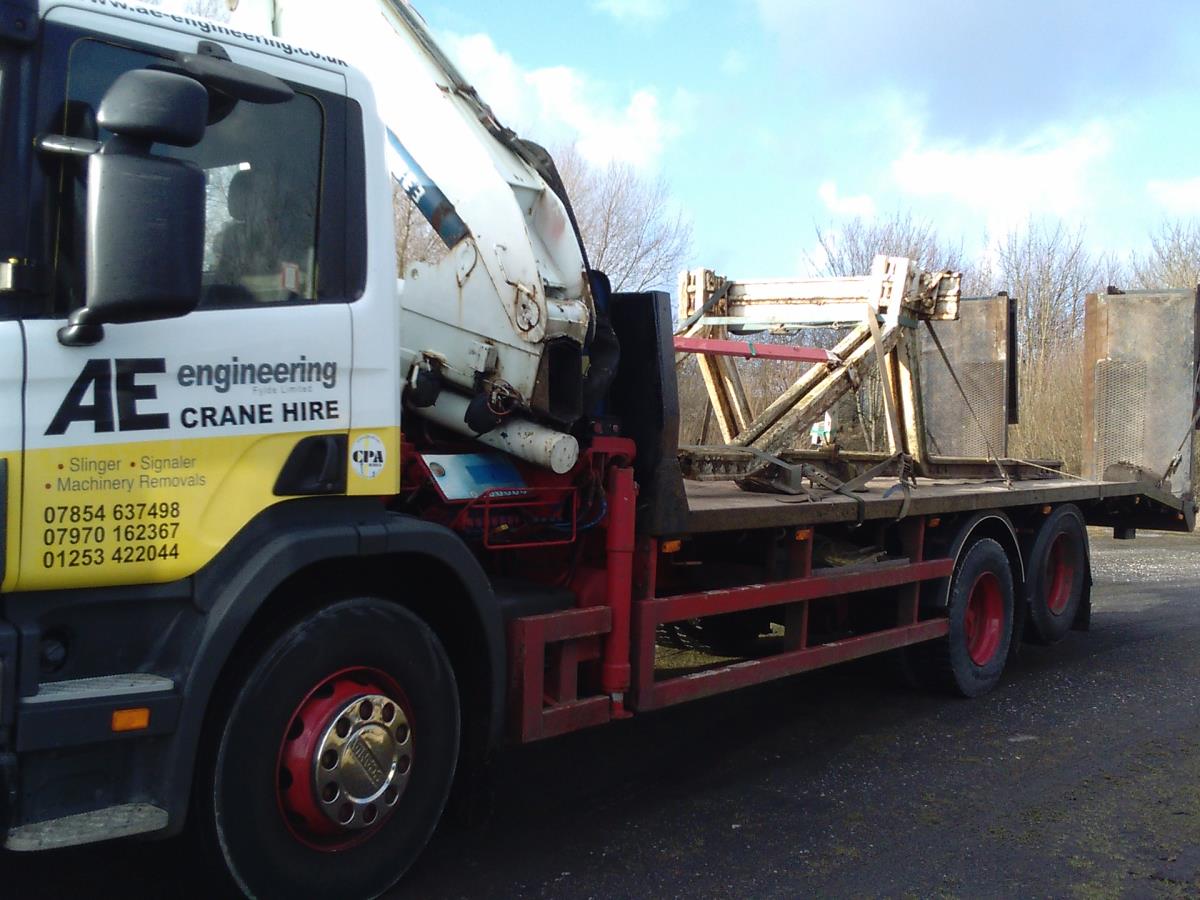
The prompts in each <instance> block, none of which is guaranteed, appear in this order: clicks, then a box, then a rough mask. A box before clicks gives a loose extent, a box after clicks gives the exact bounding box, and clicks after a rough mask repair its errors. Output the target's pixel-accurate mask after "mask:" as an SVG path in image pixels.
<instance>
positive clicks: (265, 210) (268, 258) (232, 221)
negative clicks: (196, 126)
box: [54, 37, 325, 314]
mask: <svg viewBox="0 0 1200 900" xmlns="http://www.w3.org/2000/svg"><path fill="white" fill-rule="evenodd" d="M164 64H166V65H169V63H166V62H165V61H164V60H163V59H161V58H159V57H156V56H154V55H152V54H149V53H145V52H141V51H138V50H134V49H130V48H128V47H122V46H118V45H116V44H112V43H109V42H107V41H104V40H99V39H96V38H90V37H89V38H82V39H80V40H77V41H75V42H74V44H73V45H72V46H71V49H70V55H69V64H68V74H67V80H66V96H65V98H64V100H63V104H62V107H61V110H60V111H59V113H58V114H56V119H57V120H58V121H57V122H56V130H61V133H63V134H68V135H71V136H73V137H83V138H90V139H93V140H99V141H104V140H106V139H107V138H108V137H110V135H109V134H108V133H107V132H105V131H104V130H103V129H101V128H99V127H98V126H97V124H96V110H97V108H98V107H99V105H100V101H101V99H102V98H103V96H104V93H105V91H107V90H108V88H109V86H111V84H112V83H113V81H114V80H115V79H116V78H117V76H119V75H120V74H122V73H123V72H126V71H128V70H130V69H135V68H144V67H147V66H150V67H153V66H156V65H164ZM324 118H325V117H324V110H323V108H322V105H321V103H320V102H318V100H317V99H316V98H315V97H313V96H310V95H308V94H305V93H301V92H300V91H297V92H296V94H295V96H293V97H292V99H291V100H289V101H287V102H286V103H278V104H256V103H250V102H248V101H234V100H232V99H230V98H227V97H225V96H224V95H221V94H219V93H215V92H210V104H209V125H208V129H207V130H206V132H205V136H204V139H203V140H202V141H201V142H200V143H199V144H198V145H196V146H195V147H188V148H180V147H166V146H162V145H156V146H155V148H154V152H155V153H157V154H160V155H163V156H171V157H175V158H179V159H186V160H190V161H191V162H193V163H195V164H196V165H198V166H200V167H201V168H202V169H203V170H204V172H205V177H206V183H207V202H206V216H205V247H204V277H203V293H202V296H201V302H200V306H201V308H204V307H246V306H257V305H261V304H280V303H304V302H313V301H316V300H317V299H318V296H319V295H318V284H317V273H318V265H317V262H318V246H317V235H318V227H319V224H320V223H319V220H320V214H321V190H320V189H321V174H322V172H321V169H322V137H323V131H324V127H325V123H324ZM86 178H87V165H86V160H81V159H66V160H63V162H62V172H61V176H60V179H59V190H58V203H57V222H56V229H55V230H56V234H55V240H54V245H55V259H54V271H55V278H54V283H55V293H56V297H55V306H56V308H57V310H58V311H59V313H60V314H63V313H65V312H68V311H70V310H72V309H75V308H77V307H79V306H81V305H82V304H83V299H84V284H83V279H84V265H83V262H84V235H85V229H86V218H85V215H86V202H85V201H86V194H87V184H86Z"/></svg>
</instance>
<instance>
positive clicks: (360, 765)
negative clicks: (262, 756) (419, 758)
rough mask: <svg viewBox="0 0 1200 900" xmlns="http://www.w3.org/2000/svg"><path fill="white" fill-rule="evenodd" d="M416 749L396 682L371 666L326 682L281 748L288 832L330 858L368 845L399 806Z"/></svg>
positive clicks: (279, 769)
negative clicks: (365, 843) (341, 851)
mask: <svg viewBox="0 0 1200 900" xmlns="http://www.w3.org/2000/svg"><path fill="white" fill-rule="evenodd" d="M413 749H414V744H413V727H412V711H411V707H410V706H409V703H408V698H407V697H406V696H405V695H404V691H403V690H402V689H401V688H400V686H399V684H397V683H396V681H395V680H394V679H393V678H391V677H390V676H388V675H387V674H386V673H384V672H382V671H380V670H379V669H375V668H369V667H360V668H352V669H343V670H341V671H339V672H335V673H333V674H332V675H329V676H328V677H326V678H323V679H322V680H321V681H319V682H318V683H317V684H316V685H315V686H314V687H313V689H312V690H310V691H309V692H308V693H307V694H306V695H305V696H304V699H303V700H301V701H300V703H299V704H298V705H297V706H296V709H295V710H294V711H293V712H292V715H291V717H290V718H289V719H288V722H287V725H286V726H285V727H284V732H283V735H282V736H281V740H280V744H279V755H278V760H277V765H276V783H275V794H276V799H277V801H278V806H279V812H280V815H281V816H282V817H283V821H284V823H285V824H286V825H287V828H288V831H290V832H291V834H292V836H293V837H294V838H295V839H296V840H297V841H299V842H300V843H302V844H304V845H305V846H307V847H310V848H312V849H314V850H320V851H323V852H330V853H332V852H337V851H339V850H346V849H348V848H350V847H354V846H357V845H358V844H361V843H363V842H364V841H366V840H368V839H369V838H370V837H371V836H372V835H373V834H375V832H377V831H378V830H379V829H380V828H381V827H382V826H383V824H384V823H385V822H386V821H388V820H389V819H390V818H391V816H392V815H393V814H394V813H395V812H396V809H397V808H398V807H399V805H400V798H401V796H402V795H403V793H404V790H405V788H406V787H407V785H408V781H409V778H410V776H411V773H412V767H413V755H414V754H413Z"/></svg>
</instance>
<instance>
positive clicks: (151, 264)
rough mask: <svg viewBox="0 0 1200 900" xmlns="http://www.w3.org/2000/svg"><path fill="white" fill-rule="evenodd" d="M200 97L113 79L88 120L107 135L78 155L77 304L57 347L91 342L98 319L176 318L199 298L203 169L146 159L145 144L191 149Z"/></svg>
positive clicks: (193, 90) (190, 90) (199, 92)
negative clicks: (80, 248) (80, 258)
mask: <svg viewBox="0 0 1200 900" xmlns="http://www.w3.org/2000/svg"><path fill="white" fill-rule="evenodd" d="M207 119H208V93H207V91H206V90H205V89H204V86H203V85H201V84H200V82H198V81H196V80H195V79H193V78H189V77H187V76H185V75H178V74H175V73H173V72H161V71H155V70H151V69H138V70H134V71H131V72H126V73H125V74H123V75H121V76H120V77H119V78H118V79H117V80H116V81H115V82H113V85H112V87H111V88H109V90H108V93H106V94H105V95H104V99H103V100H102V101H101V103H100V108H99V110H98V112H97V114H96V121H97V123H98V124H99V125H100V126H101V127H102V128H105V129H107V130H109V131H111V132H112V133H113V135H114V136H113V137H111V138H109V139H108V140H107V141H106V142H105V143H104V145H103V146H102V147H101V148H100V150H99V152H97V153H95V154H94V155H92V156H91V157H89V159H88V193H87V294H86V304H85V306H84V307H83V308H82V309H78V310H76V311H75V312H74V313H72V315H71V317H70V319H69V320H68V322H67V324H66V325H65V326H64V327H63V328H61V329H60V330H59V333H58V339H59V342H60V343H63V344H66V345H68V346H87V345H91V344H95V343H96V342H98V341H99V340H100V339H101V338H102V337H103V336H104V328H103V326H104V325H105V324H106V323H110V322H111V323H121V322H143V321H149V320H151V319H167V318H173V317H175V316H183V315H186V314H187V313H189V312H191V311H192V310H193V309H195V308H196V304H197V303H198V302H199V300H200V286H201V273H202V269H203V265H204V209H205V179H204V172H203V171H202V170H201V169H200V168H199V167H198V166H196V165H194V164H193V163H190V162H186V161H184V160H178V159H170V158H168V157H163V156H154V155H152V154H151V153H150V148H151V145H152V144H155V143H160V144H170V145H172V146H176V147H191V146H194V145H195V144H197V143H199V142H200V139H201V138H203V137H204V129H205V123H206V121H207Z"/></svg>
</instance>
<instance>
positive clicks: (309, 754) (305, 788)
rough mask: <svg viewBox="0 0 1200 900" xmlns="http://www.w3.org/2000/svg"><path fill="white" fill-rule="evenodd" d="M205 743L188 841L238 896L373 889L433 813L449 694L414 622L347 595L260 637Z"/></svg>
mask: <svg viewBox="0 0 1200 900" xmlns="http://www.w3.org/2000/svg"><path fill="white" fill-rule="evenodd" d="M209 737H210V740H209V747H210V752H209V761H208V765H207V767H205V768H203V769H201V770H200V771H199V774H198V783H197V792H196V802H197V808H196V814H197V815H198V817H199V820H200V825H201V829H202V833H201V839H202V841H203V842H204V843H205V845H206V847H207V849H208V851H209V853H210V854H211V855H213V856H216V857H217V861H218V862H219V863H221V864H223V866H224V868H226V869H227V871H228V873H229V875H230V876H231V878H232V880H233V882H234V883H235V884H236V886H237V887H238V888H239V889H241V891H242V892H244V893H245V894H247V895H248V896H252V897H289V898H291V897H338V898H343V897H344V898H359V897H375V896H378V895H379V894H380V893H382V892H383V891H385V890H386V889H387V888H388V887H390V886H391V885H392V884H394V883H395V882H396V881H397V880H398V879H399V878H400V876H401V875H403V874H404V872H405V871H406V870H407V869H408V867H409V866H410V865H411V864H412V862H413V861H414V860H415V859H416V857H417V854H418V853H420V851H421V849H422V848H423V847H424V846H425V843H426V842H427V841H428V839H429V836H430V834H431V833H432V832H433V828H434V826H435V825H436V824H437V821H438V819H439V818H440V816H441V813H442V809H443V807H444V806H445V803H446V797H447V795H448V794H449V791H450V785H451V782H452V780H453V777H454V769H455V764H456V760H457V758H458V748H459V708H458V691H457V687H456V685H455V681H454V674H453V671H452V670H451V667H450V663H449V660H448V659H447V658H446V653H445V651H444V650H443V648H442V646H441V643H440V642H439V641H438V639H437V637H436V636H435V635H434V634H433V632H432V631H431V630H430V629H429V627H428V626H427V625H425V623H423V622H422V621H421V620H420V619H418V618H417V617H416V616H414V615H413V614H412V613H410V612H409V611H408V610H406V609H404V608H402V607H399V606H397V605H395V604H393V603H389V602H387V601H385V600H381V599H375V598H357V599H352V600H346V601H341V602H338V603H336V604H333V605H331V606H329V607H326V608H324V609H322V610H320V611H318V612H316V613H313V614H312V615H310V616H308V617H307V618H305V619H304V620H303V621H301V622H300V623H298V624H297V625H295V626H293V627H292V628H290V629H289V630H288V631H287V632H286V633H285V634H283V635H282V636H281V637H280V638H279V639H277V640H276V641H275V642H274V643H273V644H271V645H270V646H269V647H268V649H267V650H266V652H265V653H263V654H262V656H261V657H260V658H259V659H258V660H257V662H256V663H255V664H254V665H253V666H251V668H250V670H249V671H248V673H247V674H246V675H245V677H244V679H243V680H242V681H241V684H240V686H238V687H237V688H236V690H235V691H233V692H232V696H231V700H230V701H229V703H228V706H227V708H226V714H225V716H224V718H223V720H221V721H218V722H216V723H214V725H213V727H212V728H211V729H210V735H209Z"/></svg>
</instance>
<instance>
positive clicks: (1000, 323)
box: [921, 295, 1009, 457]
mask: <svg viewBox="0 0 1200 900" xmlns="http://www.w3.org/2000/svg"><path fill="white" fill-rule="evenodd" d="M1008 309H1009V299H1008V297H1005V296H1003V295H1001V296H996V297H985V298H982V299H971V300H964V301H963V302H962V304H961V305H960V307H959V319H958V320H957V321H951V322H936V323H934V324H933V328H934V329H935V331H936V332H937V336H938V339H939V340H940V341H941V344H942V347H943V349H944V350H945V351H946V357H947V358H948V359H949V360H950V366H951V367H952V368H953V373H954V375H957V376H958V383H957V384H956V383H955V379H954V377H953V375H952V374H951V370H950V369H949V368H947V367H946V362H945V360H943V359H942V354H941V353H940V352H938V349H937V346H936V344H935V343H934V341H933V339H932V338H931V337H930V336H929V334H928V332H927V331H925V330H924V329H922V331H921V399H922V404H923V406H924V411H925V436H926V440H927V441H928V443H929V450H930V452H931V453H932V454H933V455H935V456H973V457H986V456H988V455H989V452H990V454H991V455H994V456H1006V455H1007V454H1008V422H1009V384H1008V381H1009V360H1008V344H1009V339H1008V332H1009V315H1008ZM960 387H961V390H960Z"/></svg>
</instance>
